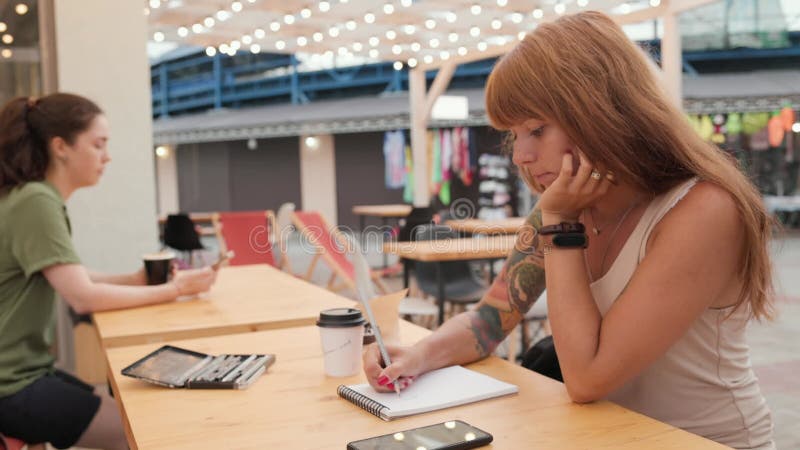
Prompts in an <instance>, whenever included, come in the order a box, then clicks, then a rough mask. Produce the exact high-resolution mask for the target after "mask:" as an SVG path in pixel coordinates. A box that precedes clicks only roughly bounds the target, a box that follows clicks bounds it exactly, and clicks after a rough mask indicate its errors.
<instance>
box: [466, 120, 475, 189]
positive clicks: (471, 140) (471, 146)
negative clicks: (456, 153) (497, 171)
mask: <svg viewBox="0 0 800 450" xmlns="http://www.w3.org/2000/svg"><path fill="white" fill-rule="evenodd" d="M467 130H468V134H467V148H468V150H469V170H468V171H467V175H466V176H465V177H464V180H463V181H464V185H466V186H471V185H472V181H473V180H474V179H475V170H477V168H478V139H477V138H476V136H475V130H474V129H472V128H471V127H470V128H468V129H467Z"/></svg>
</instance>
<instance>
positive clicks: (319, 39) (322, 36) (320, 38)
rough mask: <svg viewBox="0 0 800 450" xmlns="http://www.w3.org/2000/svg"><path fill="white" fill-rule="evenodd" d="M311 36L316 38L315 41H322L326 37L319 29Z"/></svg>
mask: <svg viewBox="0 0 800 450" xmlns="http://www.w3.org/2000/svg"><path fill="white" fill-rule="evenodd" d="M311 38H312V39H314V42H322V39H324V38H325V36H324V35H323V34H322V33H320V32H319V31H317V32H316V33H314V35H313V36H311Z"/></svg>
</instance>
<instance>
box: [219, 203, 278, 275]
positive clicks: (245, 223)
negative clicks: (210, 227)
mask: <svg viewBox="0 0 800 450" xmlns="http://www.w3.org/2000/svg"><path fill="white" fill-rule="evenodd" d="M211 221H212V223H213V224H214V231H215V232H216V234H217V242H219V250H220V254H222V255H224V254H226V253H227V252H228V251H231V250H232V251H233V258H231V259H230V260H229V264H230V265H232V266H239V265H245V264H264V263H266V264H270V265H273V266H274V265H275V254H274V244H275V239H274V232H273V230H274V228H275V216H274V215H273V214H272V211H268V210H267V211H240V212H221V213H214V214H213V215H212V216H211Z"/></svg>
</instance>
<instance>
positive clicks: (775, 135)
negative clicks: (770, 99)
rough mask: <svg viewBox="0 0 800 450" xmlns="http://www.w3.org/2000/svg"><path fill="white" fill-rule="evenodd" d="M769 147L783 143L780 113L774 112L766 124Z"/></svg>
mask: <svg viewBox="0 0 800 450" xmlns="http://www.w3.org/2000/svg"><path fill="white" fill-rule="evenodd" d="M767 130H768V136H769V145H770V147H780V146H781V145H782V144H783V136H784V134H785V133H784V131H783V121H782V120H781V116H780V114H775V115H774V116H772V118H771V119H769V123H768V124H767Z"/></svg>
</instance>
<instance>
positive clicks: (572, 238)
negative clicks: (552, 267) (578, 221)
mask: <svg viewBox="0 0 800 450" xmlns="http://www.w3.org/2000/svg"><path fill="white" fill-rule="evenodd" d="M546 236H547V239H545V243H544V245H543V246H542V253H544V254H545V255H547V254H549V253H550V252H551V251H553V248H586V247H588V246H589V238H587V237H586V233H557V234H550V235H546ZM548 241H549V242H548Z"/></svg>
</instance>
